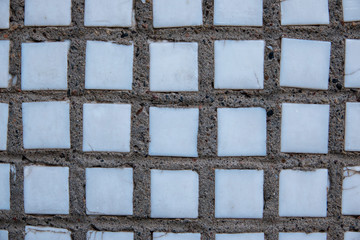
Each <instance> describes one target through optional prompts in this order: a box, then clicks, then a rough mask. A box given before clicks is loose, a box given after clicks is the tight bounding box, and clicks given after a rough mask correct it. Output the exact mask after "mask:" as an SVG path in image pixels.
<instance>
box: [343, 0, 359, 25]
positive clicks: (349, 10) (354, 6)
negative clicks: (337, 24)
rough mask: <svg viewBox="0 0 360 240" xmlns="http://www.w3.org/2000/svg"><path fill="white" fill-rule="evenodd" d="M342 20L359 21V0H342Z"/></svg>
mask: <svg viewBox="0 0 360 240" xmlns="http://www.w3.org/2000/svg"><path fill="white" fill-rule="evenodd" d="M342 5H343V10H344V22H353V21H360V1H359V0H342Z"/></svg>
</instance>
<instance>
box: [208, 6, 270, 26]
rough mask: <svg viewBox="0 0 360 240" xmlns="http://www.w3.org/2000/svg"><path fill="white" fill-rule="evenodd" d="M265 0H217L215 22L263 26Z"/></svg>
mask: <svg viewBox="0 0 360 240" xmlns="http://www.w3.org/2000/svg"><path fill="white" fill-rule="evenodd" d="M262 21H263V0H215V1H214V24H215V25H222V26H262Z"/></svg>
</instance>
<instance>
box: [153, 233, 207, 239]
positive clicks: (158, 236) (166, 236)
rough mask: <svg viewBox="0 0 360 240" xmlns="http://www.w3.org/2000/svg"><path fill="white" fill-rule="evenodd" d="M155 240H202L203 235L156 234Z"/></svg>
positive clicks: (154, 234) (154, 235)
mask: <svg viewBox="0 0 360 240" xmlns="http://www.w3.org/2000/svg"><path fill="white" fill-rule="evenodd" d="M153 239H156V240H201V234H200V233H169V232H154V233H153Z"/></svg>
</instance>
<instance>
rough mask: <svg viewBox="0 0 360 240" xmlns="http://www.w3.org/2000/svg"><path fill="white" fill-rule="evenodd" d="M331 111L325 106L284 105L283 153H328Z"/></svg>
mask: <svg viewBox="0 0 360 240" xmlns="http://www.w3.org/2000/svg"><path fill="white" fill-rule="evenodd" d="M329 111H330V106H329V105H325V104H295V103H283V104H282V117H281V152H289V153H317V154H326V153H328V139H329Z"/></svg>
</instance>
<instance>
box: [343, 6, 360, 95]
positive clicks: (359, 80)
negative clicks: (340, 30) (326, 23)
mask: <svg viewBox="0 0 360 240" xmlns="http://www.w3.org/2000/svg"><path fill="white" fill-rule="evenodd" d="M359 4H360V1H359ZM359 11H360V6H359ZM345 87H347V88H360V40H358V39H346V41H345Z"/></svg>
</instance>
